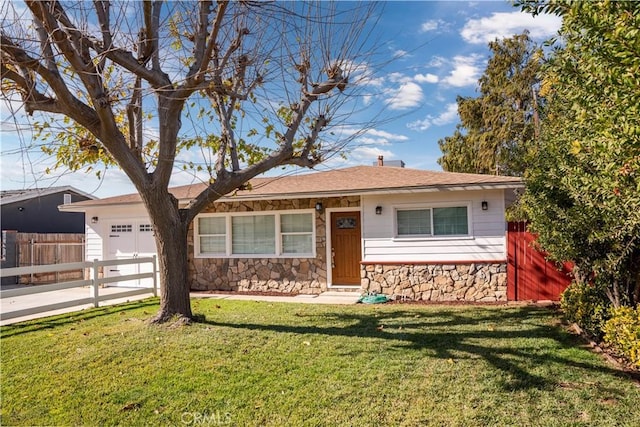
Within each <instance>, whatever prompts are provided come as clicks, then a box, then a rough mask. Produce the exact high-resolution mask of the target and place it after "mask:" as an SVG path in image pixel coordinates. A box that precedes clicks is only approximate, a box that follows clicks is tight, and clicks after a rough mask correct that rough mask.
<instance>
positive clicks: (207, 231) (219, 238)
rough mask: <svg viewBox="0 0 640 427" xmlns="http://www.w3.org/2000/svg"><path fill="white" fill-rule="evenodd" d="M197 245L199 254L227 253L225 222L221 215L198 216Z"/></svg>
mask: <svg viewBox="0 0 640 427" xmlns="http://www.w3.org/2000/svg"><path fill="white" fill-rule="evenodd" d="M197 224H198V227H197V228H198V240H197V243H198V246H199V248H200V250H199V253H200V254H201V255H225V254H226V253H227V243H226V242H227V224H226V219H225V217H223V216H214V217H212V216H207V217H200V218H198V222H197Z"/></svg>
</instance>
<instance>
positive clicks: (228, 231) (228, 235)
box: [193, 209, 317, 258]
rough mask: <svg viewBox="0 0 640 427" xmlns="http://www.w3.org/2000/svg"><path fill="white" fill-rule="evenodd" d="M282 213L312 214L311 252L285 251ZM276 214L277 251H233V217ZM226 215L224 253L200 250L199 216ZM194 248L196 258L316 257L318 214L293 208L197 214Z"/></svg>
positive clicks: (312, 210)
mask: <svg viewBox="0 0 640 427" xmlns="http://www.w3.org/2000/svg"><path fill="white" fill-rule="evenodd" d="M282 214H310V215H311V221H312V224H311V250H312V251H311V252H310V253H283V245H282V236H283V233H282V231H281V224H280V216H281V215H282ZM265 215H266V216H275V253H270V254H234V253H233V236H232V233H233V227H232V218H233V217H239V216H265ZM207 217H224V218H225V248H226V253H224V254H212V253H202V252H201V251H200V233H199V229H198V228H199V221H198V220H199V218H207ZM193 224H194V225H193V233H194V234H193V250H194V256H195V257H196V258H315V257H316V245H317V240H316V214H315V210H314V209H295V210H293V209H291V210H279V211H259V212H225V213H202V214H199V215H198V216H196V218H195V220H194V221H193ZM284 234H285V235H286V234H306V233H284Z"/></svg>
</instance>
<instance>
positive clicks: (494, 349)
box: [202, 307, 639, 391]
mask: <svg viewBox="0 0 640 427" xmlns="http://www.w3.org/2000/svg"><path fill="white" fill-rule="evenodd" d="M478 310H480V315H478ZM296 316H299V317H314V318H315V319H312V320H311V321H312V322H313V323H314V324H319V325H322V324H323V323H327V321H331V322H332V323H336V322H339V323H342V324H345V323H347V324H348V325H347V326H332V325H326V326H316V325H268V324H258V323H225V322H217V321H211V320H204V321H203V322H202V323H206V324H210V325H215V326H219V327H228V328H237V329H247V330H257V331H272V332H281V333H292V334H315V335H328V336H346V337H361V338H376V339H388V340H390V341H393V342H396V343H397V344H394V345H392V347H402V348H412V349H416V350H428V351H429V352H430V353H431V354H430V356H429V357H435V358H439V359H444V360H451V361H460V360H463V359H478V358H481V359H484V360H485V361H486V362H487V363H489V364H490V365H492V366H493V367H495V368H497V369H498V370H500V371H502V372H503V373H504V374H505V375H504V381H503V384H502V387H503V388H504V389H505V390H507V391H517V390H525V389H540V390H548V389H553V388H556V387H558V386H562V383H561V382H560V380H559V379H558V378H556V377H554V372H553V370H551V369H539V368H540V366H547V365H549V364H558V365H562V366H563V367H571V368H576V369H582V370H587V371H594V372H603V373H606V374H610V375H615V376H618V377H621V378H625V379H629V377H630V376H631V377H632V378H633V379H635V380H636V381H637V380H638V379H639V378H635V375H629V373H626V372H623V371H619V370H616V369H612V368H607V367H605V366H602V365H601V364H597V363H589V362H583V361H579V360H576V359H575V358H570V357H563V356H561V355H559V354H558V350H560V349H569V348H576V347H580V346H581V345H583V344H584V343H583V342H581V341H580V339H579V338H577V337H575V336H572V335H571V334H569V333H568V332H566V331H565V330H563V328H562V326H561V325H560V324H559V323H558V324H556V325H553V324H549V320H550V316H549V309H546V308H539V307H521V308H517V309H504V310H501V309H495V308H494V309H477V310H455V309H442V310H428V311H418V310H416V311H382V310H381V311H375V312H367V313H363V312H355V311H354V312H353V313H344V312H343V313H335V314H330V315H329V316H327V315H326V314H324V315H314V314H310V315H307V314H296ZM400 326H401V328H400ZM505 340H507V341H505ZM536 340H552V341H551V342H549V341H546V342H540V341H536ZM514 341H518V342H514ZM501 342H506V344H501ZM454 363H455V362H454ZM535 371H538V372H545V373H544V374H539V373H536V372H535Z"/></svg>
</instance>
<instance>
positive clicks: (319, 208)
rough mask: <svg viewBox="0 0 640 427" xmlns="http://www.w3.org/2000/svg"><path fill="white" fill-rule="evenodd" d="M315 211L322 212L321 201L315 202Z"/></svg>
mask: <svg viewBox="0 0 640 427" xmlns="http://www.w3.org/2000/svg"><path fill="white" fill-rule="evenodd" d="M316 211H318V212H322V202H317V203H316Z"/></svg>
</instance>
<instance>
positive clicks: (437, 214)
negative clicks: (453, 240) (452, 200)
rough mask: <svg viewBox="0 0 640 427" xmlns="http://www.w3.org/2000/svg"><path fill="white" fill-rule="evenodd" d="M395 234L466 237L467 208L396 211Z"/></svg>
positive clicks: (467, 228)
mask: <svg viewBox="0 0 640 427" xmlns="http://www.w3.org/2000/svg"><path fill="white" fill-rule="evenodd" d="M396 234H397V236H398V237H412V236H466V235H468V234H469V209H468V207H467V206H452V207H432V208H420V209H398V210H396Z"/></svg>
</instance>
